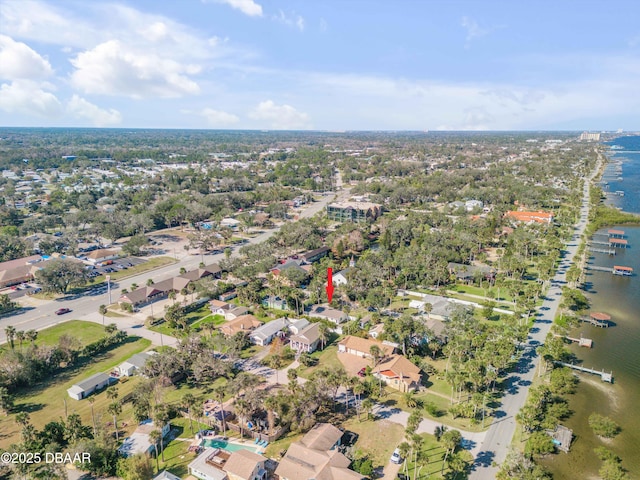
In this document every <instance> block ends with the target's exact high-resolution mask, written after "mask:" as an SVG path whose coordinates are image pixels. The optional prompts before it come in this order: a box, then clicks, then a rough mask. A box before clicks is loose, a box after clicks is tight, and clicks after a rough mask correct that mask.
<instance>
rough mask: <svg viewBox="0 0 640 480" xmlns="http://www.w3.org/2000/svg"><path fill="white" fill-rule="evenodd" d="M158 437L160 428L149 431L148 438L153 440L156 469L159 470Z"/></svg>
mask: <svg viewBox="0 0 640 480" xmlns="http://www.w3.org/2000/svg"><path fill="white" fill-rule="evenodd" d="M160 437H162V432H160V430H158V429H155V430H152V431H151V432H150V433H149V439H150V440H151V441H152V442H153V448H155V450H156V471H158V472H159V471H160V463H159V461H160V459H159V457H158V442H159V441H160Z"/></svg>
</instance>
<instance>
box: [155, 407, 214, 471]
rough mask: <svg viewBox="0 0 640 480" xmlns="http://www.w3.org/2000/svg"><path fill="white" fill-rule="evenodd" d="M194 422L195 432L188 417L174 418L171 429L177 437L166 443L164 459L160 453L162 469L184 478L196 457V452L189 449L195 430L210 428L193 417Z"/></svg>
mask: <svg viewBox="0 0 640 480" xmlns="http://www.w3.org/2000/svg"><path fill="white" fill-rule="evenodd" d="M192 424H193V432H194V433H191V429H190V426H189V419H188V418H174V419H173V420H171V430H172V433H173V434H174V435H175V437H174V439H173V440H171V441H170V442H169V443H168V444H167V445H165V449H164V461H162V455H160V461H159V464H160V471H162V470H168V471H169V472H171V473H173V474H175V475H177V476H179V477H183V478H184V477H186V476H187V474H188V466H189V464H190V463H191V462H192V461H193V460H194V459H195V458H196V454H195V453H194V452H189V451H188V450H189V446H190V445H191V441H192V440H193V439H194V435H195V432H197V431H198V430H202V429H207V428H209V426H208V425H206V424H204V423H199V422H197V421H195V420H193V419H192ZM158 453H159V452H158ZM155 464H156V462H155V459H153V465H154V466H155Z"/></svg>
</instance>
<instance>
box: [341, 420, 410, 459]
mask: <svg viewBox="0 0 640 480" xmlns="http://www.w3.org/2000/svg"><path fill="white" fill-rule="evenodd" d="M363 418H364V417H363ZM343 427H344V428H345V429H346V430H349V431H351V432H355V433H357V434H358V441H357V442H356V443H355V448H356V450H359V451H360V453H362V454H364V455H368V456H369V457H370V458H371V461H372V463H373V467H374V468H376V467H384V466H385V465H386V464H387V463H388V462H389V459H390V458H391V454H392V453H393V450H394V449H395V448H396V447H397V446H398V445H400V443H401V442H402V440H403V438H404V427H403V426H402V425H400V424H398V423H393V422H390V421H389V420H375V421H373V420H366V421H363V422H361V421H359V420H358V419H357V418H352V419H350V420H348V421H346V422H345V423H344V424H343Z"/></svg>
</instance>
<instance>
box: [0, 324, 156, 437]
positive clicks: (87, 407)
mask: <svg viewBox="0 0 640 480" xmlns="http://www.w3.org/2000/svg"><path fill="white" fill-rule="evenodd" d="M79 323H85V322H79ZM64 325H68V323H65V324H63V325H60V326H64ZM60 326H56V327H53V328H58V327H60ZM100 329H102V327H101V326H100ZM47 330H50V329H47ZM47 330H43V331H42V332H41V333H42V334H43V335H42V337H43V338H42V339H41V341H43V339H46V338H54V336H55V335H49V332H47ZM85 331H86V330H85ZM54 333H55V331H54ZM60 334H62V333H60ZM58 336H59V335H58ZM150 344H151V342H150V341H149V340H147V339H143V338H139V337H129V338H128V339H127V340H126V341H125V343H123V344H121V345H119V346H118V347H115V348H112V349H111V350H109V351H106V352H103V353H101V354H99V355H96V356H95V357H93V358H92V359H91V360H90V361H85V362H84V363H81V364H78V365H76V366H73V367H71V368H68V369H65V370H63V371H61V372H59V373H58V374H57V375H55V376H53V377H51V378H48V379H46V380H44V381H43V382H41V383H40V384H39V385H37V386H34V387H31V388H25V389H21V390H18V391H17V392H16V401H15V408H14V411H13V413H12V414H11V415H9V416H8V417H0V448H7V447H8V446H9V445H10V444H12V443H15V442H17V441H19V440H20V426H19V425H18V424H16V422H15V414H16V413H18V412H27V413H28V414H29V417H30V422H31V424H32V425H34V426H35V427H36V428H38V429H41V428H42V427H43V426H44V425H45V424H46V423H48V422H51V421H54V420H59V419H60V418H63V419H64V418H65V415H67V414H72V413H78V414H79V415H80V416H81V417H82V421H83V423H84V424H86V425H91V424H92V418H91V404H90V403H89V401H88V400H87V399H85V400H79V401H78V400H73V399H72V398H70V397H69V396H68V395H67V389H68V388H69V387H71V386H72V385H73V384H75V383H77V382H79V381H82V380H84V379H86V378H88V377H90V376H91V375H94V374H95V373H99V372H108V371H110V370H111V369H112V368H113V367H115V366H116V365H119V364H120V363H122V362H123V361H124V360H126V359H127V358H129V357H130V356H131V355H133V354H134V353H139V352H141V351H143V350H146V349H147V348H148V347H149V345H150ZM139 380H140V379H139V378H135V377H134V378H131V379H129V380H128V381H125V382H121V383H120V384H118V391H119V393H120V397H123V396H124V395H126V394H127V393H130V392H132V391H133V390H134V389H135V386H136V384H137V383H138V382H139ZM93 397H94V398H95V403H94V405H93V410H94V413H95V417H96V421H102V422H103V423H106V422H108V421H109V419H110V415H108V414H107V413H106V410H107V407H108V405H109V403H110V402H111V401H110V400H109V399H107V396H106V393H105V392H104V391H103V392H101V393H98V394H96V395H93ZM100 417H102V419H101V418H100ZM130 417H131V404H126V405H125V406H124V408H123V412H122V414H121V415H120V417H119V418H120V419H124V421H125V422H128V423H129V427H128V428H129V429H130V430H132V427H131V423H132V422H131V421H130V420H128V419H130Z"/></svg>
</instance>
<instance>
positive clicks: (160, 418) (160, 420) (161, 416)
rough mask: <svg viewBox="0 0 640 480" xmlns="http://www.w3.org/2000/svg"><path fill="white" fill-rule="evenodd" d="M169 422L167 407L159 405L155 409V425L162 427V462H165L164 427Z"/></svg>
mask: <svg viewBox="0 0 640 480" xmlns="http://www.w3.org/2000/svg"><path fill="white" fill-rule="evenodd" d="M168 421H169V412H167V409H166V405H163V404H158V405H156V407H155V408H154V409H153V423H154V424H155V425H156V426H159V427H160V451H161V452H162V461H163V462H164V436H163V435H162V430H163V427H164V426H165V425H166V424H167V422H168Z"/></svg>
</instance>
